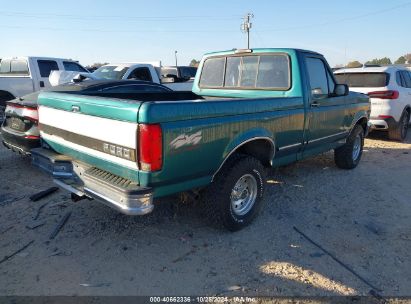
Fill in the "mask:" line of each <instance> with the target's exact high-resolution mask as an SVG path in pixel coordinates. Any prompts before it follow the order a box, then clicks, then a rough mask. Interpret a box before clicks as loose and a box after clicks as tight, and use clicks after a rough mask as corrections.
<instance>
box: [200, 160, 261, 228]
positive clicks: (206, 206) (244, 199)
mask: <svg viewBox="0 0 411 304" xmlns="http://www.w3.org/2000/svg"><path fill="white" fill-rule="evenodd" d="M264 188H265V174H264V167H263V166H262V164H261V163H260V161H259V160H257V159H256V158H254V157H251V156H246V155H236V156H234V157H233V158H232V159H231V160H229V161H228V163H227V164H226V165H225V166H224V167H223V168H222V170H221V172H220V173H219V174H218V175H217V176H216V178H215V180H214V182H213V183H212V184H211V185H210V186H209V187H208V188H207V189H206V190H205V192H204V193H203V194H202V199H201V200H202V207H203V210H204V211H205V215H206V217H207V218H208V220H209V221H211V222H212V223H213V224H214V225H217V226H223V227H225V228H226V229H228V230H230V231H237V230H240V229H242V228H244V227H246V226H247V225H249V224H250V223H251V222H252V221H253V219H254V218H255V217H256V216H257V214H258V213H259V211H260V209H261V207H262V203H263V200H262V198H263V194H264Z"/></svg>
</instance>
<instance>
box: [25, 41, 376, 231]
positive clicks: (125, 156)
mask: <svg viewBox="0 0 411 304" xmlns="http://www.w3.org/2000/svg"><path fill="white" fill-rule="evenodd" d="M75 85H80V84H73V86H75ZM77 91H78V90H77ZM193 93H194V94H191V97H190V98H187V97H186V98H184V96H183V97H182V96H181V95H179V94H178V93H177V92H165V93H143V94H141V93H137V94H136V93H127V92H125V91H122V90H121V88H119V90H118V92H115V93H113V94H111V95H107V94H105V95H104V97H103V96H99V94H98V93H96V94H92V95H84V94H81V95H80V94H77V93H76V90H73V93H70V92H66V93H61V92H44V93H41V94H40V96H39V117H40V119H39V128H40V133H41V137H42V141H43V148H39V149H35V150H33V151H32V158H33V163H34V165H36V166H38V167H40V168H42V169H43V170H45V171H47V172H49V173H50V175H52V176H53V178H54V181H55V182H56V183H57V184H58V185H59V186H60V187H62V188H64V189H67V190H68V191H70V192H71V193H72V198H73V199H81V198H92V199H97V200H99V201H101V202H102V203H105V204H106V205H108V206H110V207H112V208H115V209H117V210H118V211H120V212H122V213H125V214H129V215H142V214H147V213H149V212H151V211H152V210H153V208H154V204H153V200H154V199H156V198H159V197H164V196H169V195H173V194H177V193H188V194H189V196H191V197H193V195H192V194H196V197H197V195H198V197H199V200H200V201H201V204H200V206H201V207H202V209H203V210H204V212H205V214H206V215H207V217H208V218H209V219H210V220H212V221H213V222H214V223H216V224H218V225H221V226H224V227H225V228H227V229H229V230H231V231H235V230H239V229H241V228H243V227H245V226H246V225H248V224H249V223H250V222H251V221H252V220H253V219H254V218H255V217H256V215H257V214H258V212H259V210H260V209H261V207H262V203H263V194H264V190H265V187H266V183H265V181H266V172H267V168H271V167H277V166H282V165H286V164H289V163H292V162H295V161H298V160H301V159H304V158H307V157H310V156H313V155H317V154H319V153H323V152H325V151H328V150H332V149H334V154H335V163H336V165H337V166H338V167H340V168H343V169H352V168H355V167H356V166H357V164H358V163H359V161H360V159H361V155H362V149H363V143H364V136H365V135H366V133H367V131H368V118H369V113H370V104H369V99H368V97H367V96H366V95H363V94H360V93H353V92H349V90H348V87H347V86H346V85H343V84H337V82H336V81H335V78H334V76H333V74H332V72H331V69H330V67H329V65H328V64H327V62H326V60H325V59H324V57H323V56H322V55H320V54H318V53H315V52H311V51H306V50H298V49H276V48H265V49H252V50H250V49H247V50H230V51H224V52H217V53H209V54H206V55H205V56H204V57H203V59H202V61H201V63H200V66H199V69H198V72H197V75H196V78H195V81H194V86H193ZM183 95H184V94H183ZM190 194H191V195H190Z"/></svg>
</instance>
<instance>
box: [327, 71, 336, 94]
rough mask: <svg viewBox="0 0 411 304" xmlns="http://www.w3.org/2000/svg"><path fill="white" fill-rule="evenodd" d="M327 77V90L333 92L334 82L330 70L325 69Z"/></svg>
mask: <svg viewBox="0 0 411 304" xmlns="http://www.w3.org/2000/svg"><path fill="white" fill-rule="evenodd" d="M327 78H328V92H329V93H334V90H335V82H334V79H333V77H332V76H331V73H330V71H328V70H327Z"/></svg>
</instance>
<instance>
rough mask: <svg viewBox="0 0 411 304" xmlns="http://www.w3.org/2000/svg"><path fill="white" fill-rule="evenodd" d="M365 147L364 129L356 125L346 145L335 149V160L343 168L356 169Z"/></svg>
mask: <svg viewBox="0 0 411 304" xmlns="http://www.w3.org/2000/svg"><path fill="white" fill-rule="evenodd" d="M363 147H364V129H363V128H362V127H361V126H360V125H356V126H355V127H354V129H353V130H352V132H351V134H350V136H348V138H347V142H346V143H345V145H344V146H342V147H339V148H337V149H335V150H334V161H335V164H336V165H337V167H339V168H341V169H354V168H355V167H357V165H358V163H359V162H360V160H361V156H362V150H363Z"/></svg>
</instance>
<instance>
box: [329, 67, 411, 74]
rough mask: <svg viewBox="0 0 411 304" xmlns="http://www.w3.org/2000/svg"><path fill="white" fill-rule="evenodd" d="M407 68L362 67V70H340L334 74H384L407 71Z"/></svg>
mask: <svg viewBox="0 0 411 304" xmlns="http://www.w3.org/2000/svg"><path fill="white" fill-rule="evenodd" d="M405 69H406V67H399V66H381V67H367V66H365V67H361V68H348V69H344V68H343V69H339V70H336V71H335V72H334V74H347V73H382V72H391V71H398V70H405Z"/></svg>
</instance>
